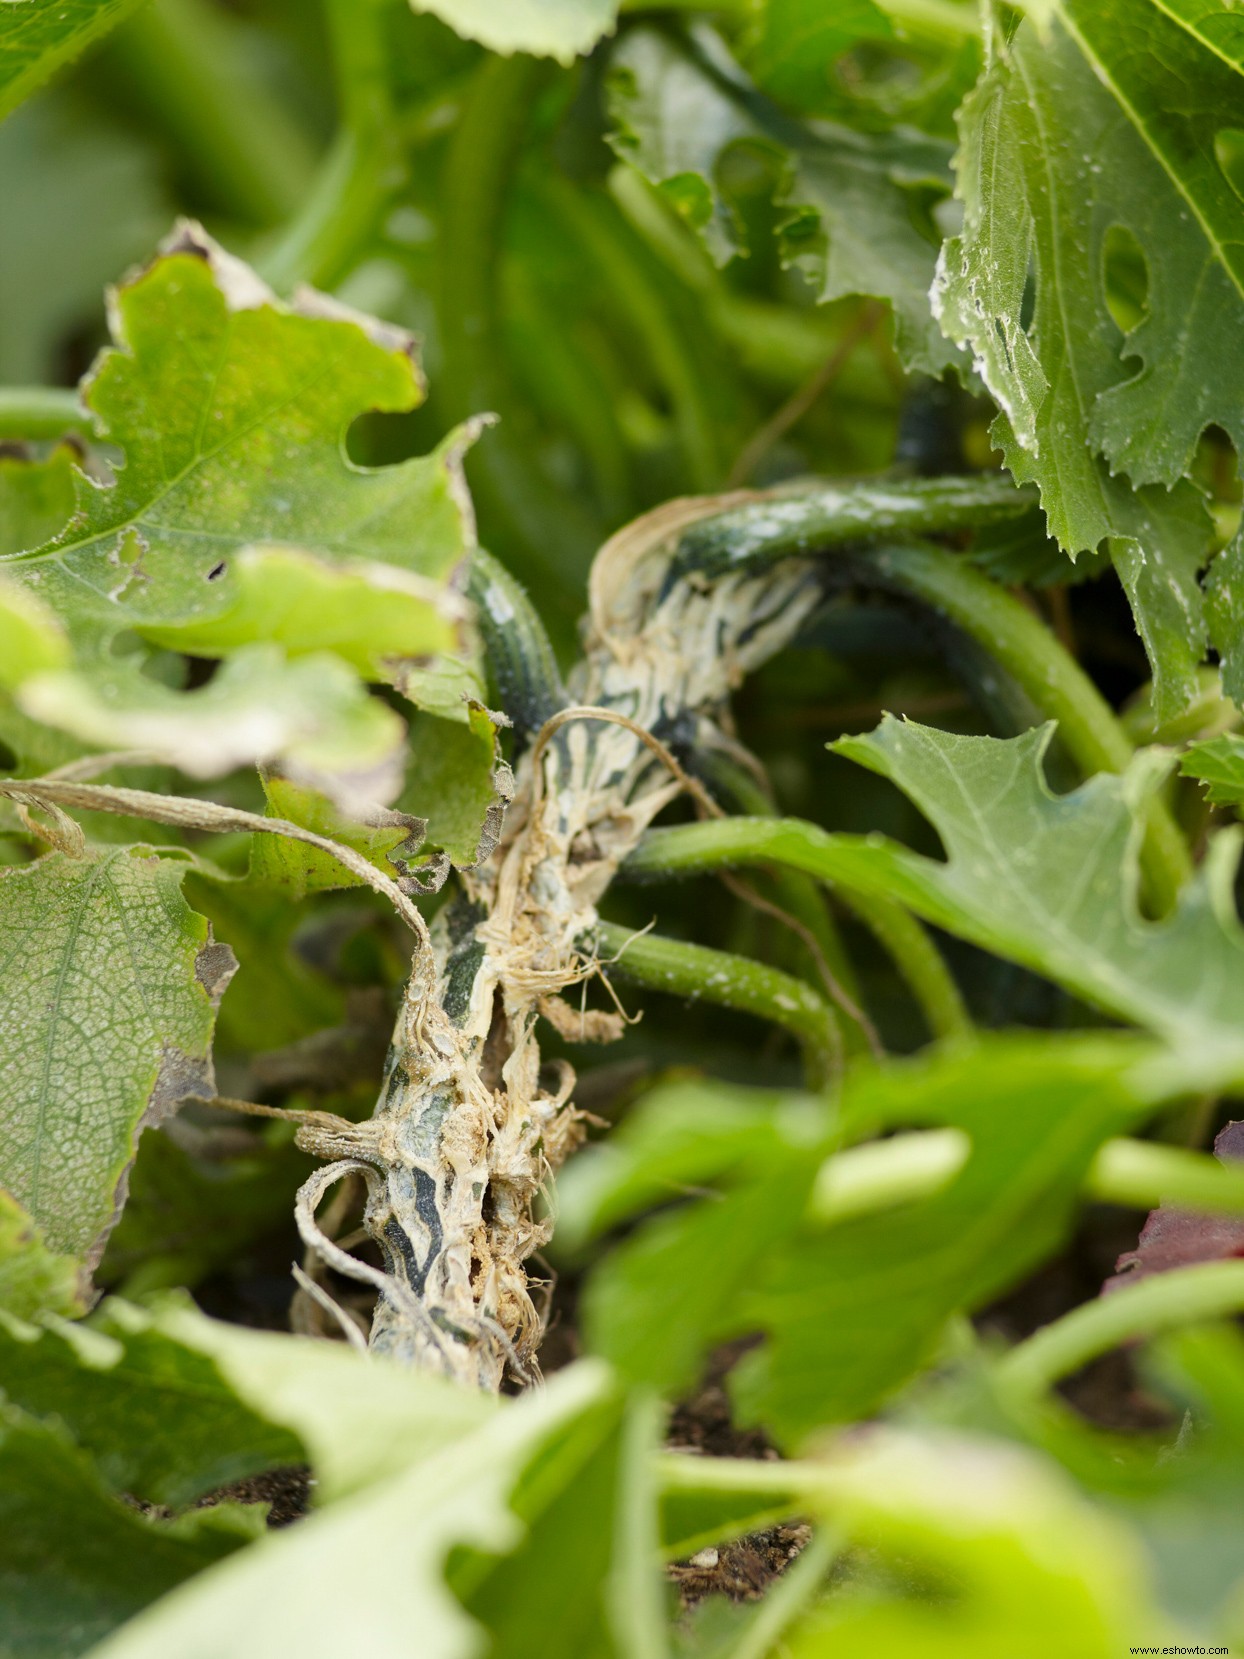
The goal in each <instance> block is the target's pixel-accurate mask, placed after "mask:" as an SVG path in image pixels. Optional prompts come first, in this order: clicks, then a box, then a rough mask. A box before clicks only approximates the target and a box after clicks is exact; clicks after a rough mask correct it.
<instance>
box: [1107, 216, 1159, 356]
mask: <svg viewBox="0 0 1244 1659" xmlns="http://www.w3.org/2000/svg"><path fill="white" fill-rule="evenodd" d="M1101 280H1102V289H1103V292H1104V293H1105V296H1106V309H1107V311H1109V313H1110V315H1111V316H1112V317H1113V318H1114V321H1115V324H1116V326H1117V327H1118V328H1119V329H1121V330H1122V332H1123V333H1124V334H1130V333H1131V332H1132V330H1133V329H1134V328H1135V327H1136V326H1137V325H1138V324H1139V323H1141V322H1142V321H1143V320H1144V316H1145V312H1146V311H1147V310H1148V309H1149V262H1148V260H1146V258H1145V255H1144V250H1143V249H1142V248H1141V245H1140V243H1139V242H1138V241H1137V240H1136V238H1135V236H1133V234H1132V232H1131V231H1130V230H1128V228H1127V226H1126V225H1111V227H1110V229H1109V230H1108V231H1107V232H1106V234H1105V237H1104V238H1103V240H1102V247H1101Z"/></svg>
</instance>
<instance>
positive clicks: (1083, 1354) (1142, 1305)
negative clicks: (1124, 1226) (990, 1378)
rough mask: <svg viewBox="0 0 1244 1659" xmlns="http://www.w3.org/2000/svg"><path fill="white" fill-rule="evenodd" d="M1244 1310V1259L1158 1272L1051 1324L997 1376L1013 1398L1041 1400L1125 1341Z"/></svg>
mask: <svg viewBox="0 0 1244 1659" xmlns="http://www.w3.org/2000/svg"><path fill="white" fill-rule="evenodd" d="M1240 1312H1244V1261H1221V1262H1201V1263H1199V1264H1198V1265H1197V1266H1196V1267H1181V1268H1176V1269H1174V1270H1173V1271H1171V1272H1169V1273H1154V1274H1151V1275H1150V1276H1149V1277H1148V1278H1147V1279H1141V1280H1140V1281H1139V1282H1138V1283H1137V1284H1134V1285H1124V1286H1123V1287H1122V1288H1121V1289H1119V1290H1116V1291H1112V1292H1111V1294H1110V1295H1109V1296H1103V1297H1099V1298H1098V1299H1097V1300H1096V1301H1094V1302H1086V1303H1085V1304H1084V1305H1083V1306H1082V1307H1078V1308H1075V1309H1073V1310H1072V1312H1071V1313H1068V1314H1064V1316H1063V1317H1062V1318H1061V1319H1056V1320H1055V1321H1054V1322H1053V1324H1052V1325H1045V1326H1043V1327H1042V1328H1041V1330H1039V1331H1038V1332H1037V1333H1036V1334H1035V1336H1030V1337H1029V1338H1028V1340H1027V1341H1026V1342H1021V1343H1020V1344H1019V1345H1018V1346H1017V1347H1015V1348H1012V1349H1011V1351H1010V1353H1009V1354H1007V1356H1006V1358H1005V1359H1003V1360H1002V1361H1001V1362H1000V1364H999V1365H998V1367H997V1370H996V1372H995V1375H996V1378H997V1381H998V1384H999V1386H1000V1387H1001V1388H1002V1389H1003V1390H1004V1391H1005V1392H1006V1393H1007V1394H1010V1395H1011V1396H1013V1397H1014V1396H1019V1397H1021V1398H1033V1397H1035V1396H1037V1395H1039V1394H1041V1393H1043V1392H1044V1391H1045V1390H1046V1389H1048V1388H1050V1387H1052V1386H1053V1384H1054V1383H1056V1382H1058V1381H1059V1379H1060V1378H1062V1377H1067V1376H1070V1375H1071V1374H1072V1373H1073V1372H1075V1371H1078V1370H1080V1368H1081V1367H1082V1366H1084V1365H1087V1364H1088V1362H1089V1361H1090V1360H1093V1359H1096V1358H1097V1356H1098V1355H1099V1354H1105V1353H1108V1352H1109V1351H1110V1349H1112V1348H1117V1347H1118V1346H1119V1344H1120V1343H1121V1342H1129V1341H1132V1340H1134V1339H1135V1338H1137V1337H1146V1336H1156V1335H1158V1334H1159V1333H1160V1332H1162V1331H1169V1330H1174V1329H1176V1328H1177V1327H1179V1326H1180V1325H1190V1324H1194V1323H1196V1322H1197V1321H1199V1320H1207V1319H1222V1318H1225V1317H1227V1316H1228V1315H1230V1314H1235V1313H1240Z"/></svg>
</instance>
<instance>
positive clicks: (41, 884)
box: [0, 847, 233, 1264]
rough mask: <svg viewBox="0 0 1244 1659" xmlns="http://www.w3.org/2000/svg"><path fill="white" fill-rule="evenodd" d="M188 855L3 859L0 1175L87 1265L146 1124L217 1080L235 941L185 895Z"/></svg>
mask: <svg viewBox="0 0 1244 1659" xmlns="http://www.w3.org/2000/svg"><path fill="white" fill-rule="evenodd" d="M186 868H187V867H186V865H185V864H184V863H180V862H173V861H171V860H165V859H161V858H158V857H156V856H154V855H153V854H151V853H149V852H145V851H143V850H142V849H135V848H128V847H119V848H113V849H111V850H108V851H100V852H96V853H93V854H89V855H87V856H84V857H81V858H70V857H67V856H66V855H65V854H64V853H60V852H54V853H49V854H47V855H46V857H44V858H41V859H39V860H38V861H37V862H36V863H34V864H27V865H21V866H18V867H15V868H9V869H5V870H3V871H2V872H0V937H3V939H4V941H5V950H4V956H3V960H2V962H0V985H2V988H3V989H2V993H0V1009H2V1010H3V1012H2V1014H0V1130H2V1135H0V1184H2V1185H3V1186H4V1187H6V1188H7V1189H8V1190H9V1191H10V1192H11V1193H12V1194H13V1196H14V1197H15V1198H16V1199H17V1201H18V1202H19V1203H20V1204H21V1205H22V1206H23V1207H24V1208H25V1209H26V1210H27V1211H28V1212H29V1214H30V1216H31V1217H32V1218H33V1220H34V1221H35V1222H36V1223H37V1224H38V1226H39V1228H40V1229H41V1231H42V1234H43V1237H44V1238H45V1239H46V1241H47V1245H48V1247H49V1248H50V1249H52V1250H54V1251H57V1252H66V1253H72V1254H74V1255H76V1256H79V1257H80V1258H82V1259H83V1260H85V1261H86V1262H87V1263H88V1264H91V1263H93V1262H94V1261H97V1260H98V1258H99V1255H100V1253H101V1252H102V1249H103V1244H104V1240H105V1239H106V1237H107V1235H108V1232H109V1230H110V1228H111V1227H112V1225H113V1222H114V1221H115V1219H116V1215H117V1212H118V1209H119V1207H120V1205H121V1203H122V1202H123V1201H124V1193H125V1178H126V1173H127V1171H128V1169H129V1166H130V1164H131V1163H132V1161H133V1158H134V1151H135V1145H136V1142H137V1138H138V1135H139V1133H140V1131H141V1129H142V1127H143V1125H144V1124H145V1123H148V1122H152V1121H157V1120H158V1119H159V1118H161V1117H163V1116H164V1115H165V1114H167V1113H168V1112H170V1111H172V1110H173V1109H174V1108H175V1107H176V1105H177V1103H178V1101H179V1100H181V1099H182V1098H183V1097H184V1096H185V1095H187V1094H209V1095H210V1094H212V1093H213V1092H214V1081H213V1077H212V1066H211V1059H210V1041H211V1033H212V1023H213V1019H214V1002H215V1000H216V999H217V998H218V997H219V995H220V993H221V992H222V991H223V989H224V986H225V984H227V982H228V978H229V975H230V973H231V972H232V969H233V955H232V952H231V951H229V950H228V948H227V947H226V946H222V945H216V944H213V943H212V941H211V936H210V931H209V929H208V926H207V923H206V922H205V921H204V920H203V918H202V917H200V916H196V915H195V913H194V912H193V911H192V910H191V909H190V907H189V905H187V904H186V902H185V900H184V899H183V898H182V896H181V890H180V889H181V882H182V878H183V876H184V875H185V873H186Z"/></svg>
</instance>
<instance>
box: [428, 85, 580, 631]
mask: <svg viewBox="0 0 1244 1659" xmlns="http://www.w3.org/2000/svg"><path fill="white" fill-rule="evenodd" d="M547 73H548V71H547V67H546V66H545V65H544V64H542V63H541V62H540V61H539V60H538V59H536V58H530V57H523V56H515V57H512V58H500V57H488V58H485V60H484V61H483V63H482V64H481V66H480V68H479V70H478V71H477V73H476V76H475V79H474V80H473V82H472V84H471V86H470V89H469V92H468V93H467V95H466V98H465V100H464V102H463V106H462V111H461V114H460V116H459V119H458V122H457V125H456V127H455V129H454V133H453V138H452V142H451V143H450V146H449V150H448V153H447V155H446V158H445V167H444V173H443V176H442V180H441V201H442V203H443V212H442V215H441V224H440V247H441V259H440V278H441V289H440V295H439V299H438V306H437V314H438V321H439V324H440V330H441V356H442V372H441V374H440V376H439V377H438V380H437V385H436V388H435V396H436V398H437V403H438V408H439V409H440V411H441V413H442V415H443V416H444V417H446V419H447V420H448V421H450V422H452V421H459V420H465V419H467V418H469V417H470V416H472V415H475V414H478V413H480V411H482V410H489V409H490V410H495V411H497V412H499V413H500V414H501V416H502V423H501V425H500V427H499V429H498V430H497V431H495V432H489V433H488V434H487V435H486V436H485V438H484V439H483V441H482V442H481V443H480V444H479V446H478V447H477V449H476V450H475V451H474V452H473V454H472V455H471V456H470V458H469V461H468V475H469V478H470V482H471V493H472V496H473V497H474V498H475V501H476V506H477V509H478V511H479V514H480V518H481V522H482V524H483V527H484V531H485V535H486V536H487V535H488V534H490V526H491V525H495V524H500V525H501V526H503V527H504V528H505V529H506V530H508V532H509V538H507V540H508V541H509V542H510V545H506V546H505V547H503V548H502V549H501V551H502V552H503V553H504V555H505V557H506V558H507V560H510V561H511V562H514V563H518V562H519V560H521V563H522V568H521V569H520V571H519V574H520V575H527V574H539V576H540V577H541V578H542V579H543V580H545V581H546V582H547V581H550V580H551V581H552V583H553V588H552V592H553V595H554V606H553V607H551V608H550V614H549V615H547V616H546V618H545V620H546V622H547V623H548V624H549V626H550V627H553V626H554V625H555V624H556V623H558V622H560V621H563V620H564V619H565V618H567V617H568V616H569V614H570V611H571V610H572V609H573V601H572V597H571V596H572V595H573V594H574V593H576V592H578V591H579V587H580V584H581V582H582V573H583V570H584V568H585V565H586V561H587V559H588V557H589V555H590V553H591V551H592V549H593V548H594V547H596V546H597V545H598V543H599V541H600V540H601V539H602V533H601V527H600V526H599V525H598V524H597V523H596V522H595V521H594V519H593V518H592V516H591V515H590V514H589V513H587V512H585V511H584V510H583V508H582V507H581V506H580V504H579V503H577V502H576V501H575V500H574V499H573V498H572V497H569V496H567V495H566V494H565V493H564V492H559V491H556V490H554V489H553V488H552V486H551V485H550V484H548V483H546V481H545V478H544V475H543V473H542V471H541V464H540V462H539V460H538V459H537V458H536V457H534V456H533V455H532V454H531V453H530V452H529V450H528V449H527V448H526V446H525V445H524V443H523V442H522V440H521V438H520V436H519V433H520V432H521V430H522V426H523V419H524V415H525V413H526V411H525V409H524V406H523V400H522V399H521V398H519V397H518V396H517V395H516V394H515V393H514V392H513V391H512V390H511V388H510V386H509V384H508V380H507V376H506V374H505V370H504V366H503V365H504V352H503V349H502V345H501V342H500V340H499V338H498V334H499V329H498V325H497V311H498V301H497V284H498V281H499V277H500V270H501V265H502V256H503V235H502V232H503V228H504V219H505V210H506V205H507V202H508V199H509V191H510V186H511V183H512V180H513V175H514V171H515V168H516V167H517V165H518V162H519V159H520V157H521V154H522V150H523V142H524V139H525V138H526V136H527V130H528V125H529V121H530V117H531V108H532V104H533V102H534V101H535V99H536V97H537V95H538V93H539V91H540V89H541V88H542V87H543V85H544V84H545V80H546V76H547ZM513 542H517V544H518V545H517V546H514V545H512V543H513ZM559 613H560V614H559Z"/></svg>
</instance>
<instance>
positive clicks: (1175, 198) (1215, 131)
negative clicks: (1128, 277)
mask: <svg viewBox="0 0 1244 1659" xmlns="http://www.w3.org/2000/svg"><path fill="white" fill-rule="evenodd" d="M1215 10H1216V8H1212V7H1211V8H1205V7H1201V8H1194V9H1193V12H1192V13H1190V14H1189V15H1187V16H1183V15H1179V16H1177V15H1175V12H1174V11H1173V10H1172V9H1171V8H1165V9H1164V8H1162V7H1161V6H1158V5H1155V4H1153V3H1152V0H1111V4H1109V5H1102V4H1100V3H1099V0H1055V3H1054V4H1052V5H1051V6H1049V7H1047V8H1046V11H1047V12H1048V13H1049V17H1048V18H1047V20H1046V21H1047V24H1048V26H1047V27H1046V28H1045V29H1044V30H1041V31H1039V30H1038V28H1037V26H1036V24H1035V23H1034V22H1033V21H1031V20H1030V21H1026V22H1024V23H1022V24H1021V25H1020V27H1019V29H1018V30H1017V31H1016V32H1015V33H1014V35H1013V37H1012V38H1011V39H1010V40H1009V41H1008V40H1004V39H1002V38H998V39H997V40H996V42H995V52H994V58H993V62H992V64H991V67H990V68H989V70H988V72H987V73H986V75H985V76H984V78H983V79H982V81H981V83H980V85H979V86H978V88H977V90H976V91H975V92H974V93H973V94H972V96H971V98H970V99H969V100H968V101H967V103H966V104H965V106H964V108H963V111H962V113H961V118H960V127H961V136H962V146H961V150H960V155H959V159H958V162H957V170H958V175H959V182H958V186H957V189H958V193H959V195H960V196H961V197H962V199H963V202H964V208H965V220H964V229H963V233H962V235H961V236H960V237H957V238H954V239H953V240H951V241H950V242H948V243H947V244H946V247H945V250H944V252H943V255H942V260H941V264H940V266H939V273H938V282H937V285H936V288H935V291H934V300H935V304H936V305H937V307H938V309H939V314H940V316H941V320H942V325H943V327H944V328H945V329H946V330H947V332H948V333H949V334H950V335H951V337H952V338H954V339H956V340H959V341H962V342H965V343H967V344H968V345H969V346H970V347H971V349H972V352H973V354H974V357H975V359H976V366H977V369H978V370H979V372H980V374H981V375H982V376H983V378H984V379H985V381H986V384H987V385H988V386H989V389H990V391H991V392H992V393H993V394H994V397H995V398H996V399H997V400H998V403H999V406H1000V408H1001V410H1002V415H1001V416H1000V418H999V421H998V424H997V427H996V429H995V438H996V441H998V442H999V443H1000V444H1001V446H1002V448H1003V450H1004V453H1005V455H1006V459H1007V464H1008V466H1010V468H1011V470H1012V472H1013V473H1014V474H1015V477H1016V478H1017V479H1021V480H1022V479H1034V480H1035V481H1036V482H1037V483H1038V484H1039V485H1040V487H1041V492H1042V504H1043V506H1044V507H1045V510H1046V513H1047V515H1048V517H1049V523H1050V529H1051V532H1052V533H1053V534H1054V535H1055V536H1056V537H1057V538H1058V540H1059V541H1060V542H1061V543H1062V545H1063V546H1064V547H1065V548H1066V550H1067V551H1068V552H1069V553H1071V554H1075V553H1077V552H1079V551H1082V550H1087V549H1094V548H1096V547H1098V545H1099V544H1100V543H1101V542H1102V541H1103V539H1104V538H1107V537H1109V538H1112V539H1113V540H1114V541H1115V542H1116V543H1117V544H1118V545H1117V546H1116V547H1115V548H1114V549H1113V551H1114V556H1115V559H1116V562H1117V563H1118V565H1119V569H1120V574H1121V576H1122V578H1123V581H1124V583H1125V585H1126V586H1127V589H1128V593H1129V597H1130V598H1131V600H1132V604H1133V608H1134V610H1135V613H1136V618H1137V623H1138V626H1139V627H1140V631H1141V633H1142V635H1143V636H1144V637H1145V643H1146V646H1147V648H1148V650H1149V654H1150V660H1151V662H1152V664H1153V668H1154V673H1155V677H1157V678H1158V681H1159V687H1158V690H1159V701H1160V704H1161V706H1162V709H1163V710H1164V711H1166V712H1167V713H1170V712H1174V711H1176V710H1177V709H1178V708H1179V707H1180V706H1181V705H1182V703H1183V702H1185V701H1186V700H1187V699H1188V697H1189V696H1190V695H1191V684H1190V681H1191V671H1192V669H1193V668H1194V667H1195V665H1196V663H1197V662H1199V661H1200V659H1201V656H1202V655H1203V650H1204V636H1205V628H1204V622H1203V619H1202V614H1201V598H1200V592H1199V589H1198V587H1197V570H1198V567H1199V566H1200V565H1201V564H1202V563H1203V562H1204V560H1205V558H1206V555H1207V552H1208V537H1207V526H1206V525H1205V524H1204V523H1203V522H1202V515H1201V514H1200V513H1199V512H1198V509H1197V503H1196V499H1195V495H1194V493H1193V492H1192V491H1191V489H1190V488H1189V486H1187V485H1186V484H1182V483H1181V482H1180V480H1181V478H1182V477H1183V474H1184V473H1185V472H1186V471H1187V469H1188V466H1189V464H1190V462H1191V459H1192V455H1193V452H1194V450H1195V447H1196V444H1197V441H1198V439H1199V437H1200V435H1201V432H1202V430H1203V429H1204V427H1205V426H1206V425H1207V424H1209V423H1210V422H1217V423H1218V424H1219V425H1221V426H1222V427H1223V428H1224V429H1225V430H1226V431H1228V432H1229V433H1230V434H1231V436H1232V437H1233V439H1234V440H1235V442H1236V444H1237V447H1238V446H1239V445H1240V444H1241V441H1242V440H1244V422H1242V421H1241V419H1240V412H1239V407H1238V404H1237V402H1236V400H1235V399H1234V398H1233V396H1232V395H1231V393H1230V392H1229V390H1228V388H1229V387H1230V386H1231V385H1232V384H1233V383H1234V380H1235V379H1236V378H1238V370H1237V369H1233V367H1232V364H1233V363H1234V358H1233V357H1232V356H1231V355H1230V353H1231V352H1232V351H1233V350H1235V348H1234V347H1233V346H1232V345H1231V344H1230V342H1232V341H1234V340H1235V339H1236V338H1237V336H1238V335H1239V333H1240V328H1239V327H1237V326H1235V324H1233V323H1232V322H1231V321H1230V319H1232V318H1234V319H1235V321H1236V323H1238V324H1241V325H1244V263H1242V262H1241V259H1240V253H1239V245H1240V224H1241V207H1240V201H1239V197H1238V195H1237V194H1236V191H1235V189H1234V188H1233V186H1232V185H1231V183H1230V182H1229V179H1228V177H1227V175H1226V173H1225V171H1224V168H1223V166H1222V165H1221V164H1220V162H1219V159H1218V157H1217V155H1216V154H1215V143H1216V139H1217V138H1218V136H1219V134H1220V132H1221V131H1223V130H1228V131H1229V129H1231V128H1232V127H1236V126H1239V125H1240V124H1241V123H1244V80H1242V79H1241V76H1240V73H1239V53H1238V39H1237V37H1236V36H1235V35H1234V34H1233V33H1232V32H1231V29H1230V27H1228V30H1227V33H1226V34H1225V35H1224V34H1223V32H1222V31H1221V30H1218V29H1215V28H1214V27H1213V25H1212V23H1211V21H1210V20H1211V17H1212V15H1213V14H1214V12H1215ZM1224 42H1225V43H1226V44H1225V45H1224ZM1129 253H1130V254H1132V255H1133V256H1136V255H1138V256H1139V258H1140V260H1141V262H1142V263H1143V266H1144V274H1143V296H1142V300H1143V303H1142V304H1141V307H1140V317H1139V320H1138V321H1136V322H1135V324H1134V326H1132V327H1131V328H1130V330H1129V331H1128V332H1126V333H1124V332H1123V331H1122V330H1121V328H1120V327H1119V325H1118V324H1117V323H1116V322H1115V320H1114V317H1113V316H1112V314H1111V304H1112V303H1113V292H1112V290H1113V289H1114V288H1115V287H1116V286H1117V283H1118V281H1119V278H1118V277H1117V276H1116V275H1115V269H1116V265H1117V261H1118V259H1119V258H1121V257H1123V256H1125V255H1127V254H1129ZM1030 266H1031V267H1032V270H1033V278H1032V281H1033V309H1032V316H1031V320H1028V316H1027V312H1026V310H1025V306H1026V304H1027V301H1026V299H1025V294H1026V292H1027V288H1028V283H1029V270H1030ZM1224 340H1226V341H1227V342H1228V345H1227V346H1226V347H1224V344H1223V342H1224ZM1224 350H1226V351H1227V353H1228V355H1227V357H1226V358H1224ZM1137 363H1139V367H1137ZM1123 475H1126V476H1123ZM1129 480H1130V484H1129ZM1146 485H1149V486H1152V485H1162V486H1165V487H1166V488H1167V489H1170V488H1172V487H1174V488H1175V494H1174V496H1173V497H1172V498H1171V499H1170V500H1169V501H1164V499H1163V496H1162V495H1161V494H1160V493H1158V492H1156V491H1155V490H1154V489H1152V488H1150V489H1143V488H1138V487H1139V486H1146ZM1134 486H1135V487H1137V488H1134ZM1216 643H1217V644H1218V645H1219V646H1220V648H1224V647H1226V646H1227V645H1228V644H1229V643H1230V642H1229V640H1228V639H1227V638H1226V637H1218V638H1217V639H1216Z"/></svg>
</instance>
